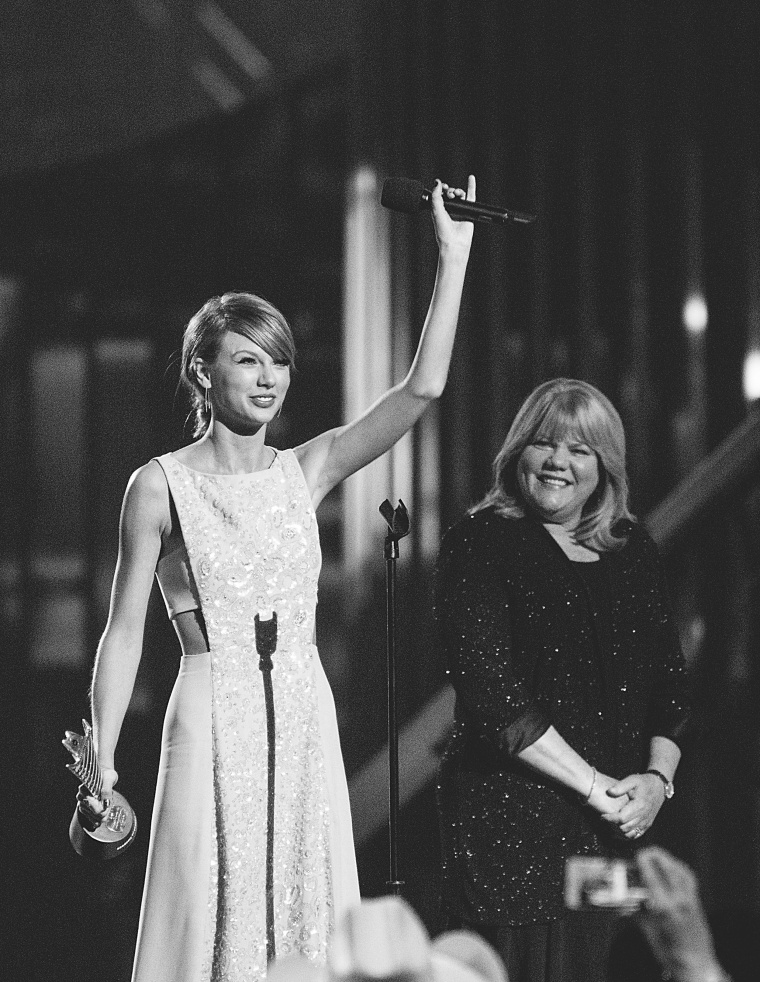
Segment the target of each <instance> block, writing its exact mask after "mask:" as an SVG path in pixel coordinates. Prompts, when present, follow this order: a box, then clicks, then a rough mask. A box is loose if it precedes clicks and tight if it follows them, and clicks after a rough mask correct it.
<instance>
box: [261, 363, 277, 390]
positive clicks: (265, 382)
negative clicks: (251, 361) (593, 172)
mask: <svg viewBox="0 0 760 982" xmlns="http://www.w3.org/2000/svg"><path fill="white" fill-rule="evenodd" d="M275 381H276V379H275V376H274V365H269V364H266V363H264V362H262V364H261V371H260V372H259V385H262V386H264V388H266V389H271V388H272V386H273V385H274V384H275Z"/></svg>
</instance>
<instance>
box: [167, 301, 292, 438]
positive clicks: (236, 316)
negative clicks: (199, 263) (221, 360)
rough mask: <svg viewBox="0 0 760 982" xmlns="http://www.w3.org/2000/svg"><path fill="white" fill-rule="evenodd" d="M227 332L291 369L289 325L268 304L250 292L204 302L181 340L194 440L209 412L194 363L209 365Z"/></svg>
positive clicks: (183, 378)
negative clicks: (255, 345)
mask: <svg viewBox="0 0 760 982" xmlns="http://www.w3.org/2000/svg"><path fill="white" fill-rule="evenodd" d="M228 331H234V332H235V333H236V334H242V335H243V337H246V338H248V339H249V340H250V341H253V343H254V344H257V345H258V346H259V347H260V348H263V349H264V351H266V353H267V354H268V355H269V356H270V357H271V358H274V359H275V361H284V362H287V364H288V365H289V366H290V367H291V368H294V367H295V360H296V346H295V342H294V340H293V334H292V332H291V330H290V325H289V324H288V322H287V321H286V320H285V318H284V317H283V315H282V314H281V313H280V311H279V310H278V309H277V308H276V307H273V306H272V304H271V303H269V302H268V301H267V300H264V299H263V298H262V297H257V296H256V295H255V294H254V293H225V294H224V295H223V296H221V297H212V298H211V299H210V300H207V301H206V303H204V305H203V306H202V307H201V309H200V310H199V311H198V312H197V313H196V314H194V315H193V316H192V317H191V318H190V320H189V322H188V324H187V327H186V328H185V333H184V336H183V340H182V365H181V368H180V381H181V383H182V385H184V387H185V388H186V389H187V391H188V393H189V395H190V403H191V415H194V416H195V426H194V429H193V436H196V437H199V436H203V434H204V433H205V432H206V430H207V429H208V425H209V422H210V419H211V412H210V410H209V408H208V407H207V405H206V390H205V389H204V388H203V386H202V385H201V384H200V382H199V380H198V376H197V374H196V370H195V360H196V358H202V359H203V360H204V361H206V362H209V363H210V362H213V361H214V360H215V359H216V357H217V355H218V354H219V349H220V348H221V345H222V339H223V338H224V335H225V334H226V333H227V332H228Z"/></svg>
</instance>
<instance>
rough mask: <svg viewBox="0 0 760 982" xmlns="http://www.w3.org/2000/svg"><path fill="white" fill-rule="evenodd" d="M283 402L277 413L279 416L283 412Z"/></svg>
mask: <svg viewBox="0 0 760 982" xmlns="http://www.w3.org/2000/svg"><path fill="white" fill-rule="evenodd" d="M282 407H283V403H280V408H279V409H278V410H277V415H278V416H279V415H280V413H281V412H282Z"/></svg>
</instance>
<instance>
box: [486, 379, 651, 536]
mask: <svg viewBox="0 0 760 982" xmlns="http://www.w3.org/2000/svg"><path fill="white" fill-rule="evenodd" d="M539 435H540V436H542V437H545V438H547V439H556V438H560V439H561V438H564V437H566V436H568V435H572V436H573V437H574V438H576V439H580V440H582V441H583V442H584V443H587V444H588V445H589V447H591V449H592V450H593V451H594V453H595V454H596V457H597V460H598V463H599V483H598V484H597V487H596V489H595V490H594V492H593V494H592V495H591V497H590V498H589V499H588V501H587V502H586V504H585V506H584V508H583V514H582V515H581V520H580V522H579V524H578V527H577V528H576V529H575V532H574V537H575V540H576V541H577V542H579V543H582V544H583V545H585V546H587V547H588V548H590V549H596V550H600V551H609V550H616V549H621V548H622V547H623V546H624V545H625V542H626V539H625V537H621V536H619V535H615V534H614V532H613V529H614V528H615V525H616V524H617V523H618V522H619V521H620V520H621V519H627V520H629V521H633V520H634V519H633V515H632V514H631V512H630V511H629V510H628V476H627V474H626V468H625V431H624V430H623V423H622V420H621V419H620V416H619V415H618V412H617V410H616V409H615V407H614V406H613V405H612V403H611V402H610V400H609V399H608V398H607V397H606V396H605V395H603V394H602V393H601V392H600V391H599V390H598V389H596V388H594V386H593V385H589V383H588V382H581V381H579V380H577V379H569V378H558V379H552V380H551V381H549V382H544V383H543V384H542V385H539V386H538V388H536V389H534V390H533V392H532V393H531V394H530V395H529V396H528V398H527V399H526V400H525V402H524V403H523V404H522V406H521V407H520V409H519V411H518V413H517V416H515V419H514V422H513V423H512V425H511V426H510V428H509V432H508V433H507V437H506V439H505V441H504V444H503V446H502V448H501V450H500V451H499V453H498V454H497V455H496V459H495V460H494V462H493V485H492V487H491V489H490V491H489V492H488V494H486V496H485V498H483V500H482V501H480V502H478V504H477V505H475V506H474V507H473V508H472V509H470V513H471V514H472V513H474V512H476V511H480V510H481V509H483V508H488V507H491V506H493V507H494V508H495V509H496V512H497V513H498V514H499V515H502V516H503V517H504V518H523V517H524V516H525V514H526V507H525V502H524V501H523V499H522V496H521V494H520V489H519V486H518V483H517V463H518V461H519V459H520V455H521V454H522V452H523V450H524V449H525V448H526V447H527V446H528V444H530V443H531V442H532V441H533V440H534V439H535V437H537V436H539Z"/></svg>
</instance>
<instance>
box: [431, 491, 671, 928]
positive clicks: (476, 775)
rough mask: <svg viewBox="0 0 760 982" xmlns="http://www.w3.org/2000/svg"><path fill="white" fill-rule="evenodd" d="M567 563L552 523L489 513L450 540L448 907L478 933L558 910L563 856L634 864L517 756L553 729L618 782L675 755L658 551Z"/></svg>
mask: <svg viewBox="0 0 760 982" xmlns="http://www.w3.org/2000/svg"><path fill="white" fill-rule="evenodd" d="M624 531H625V532H626V533H627V539H628V541H627V543H626V545H625V546H624V548H622V549H621V550H619V551H617V552H606V553H603V554H601V557H600V559H599V561H598V562H594V563H576V562H571V561H570V560H569V559H568V558H567V556H566V555H565V553H564V552H563V551H562V549H561V548H560V547H559V545H558V544H557V543H556V542H555V540H554V539H553V538H552V536H551V535H550V534H549V532H547V531H546V529H544V527H543V526H542V525H541V524H540V523H538V522H536V521H534V520H532V519H530V518H524V519H516V520H512V519H505V518H502V517H500V516H498V515H497V514H496V513H495V512H494V510H493V509H485V510H483V511H480V512H477V513H475V514H474V515H472V516H469V517H467V518H465V519H463V520H462V521H461V522H459V523H458V524H457V525H455V526H454V527H453V528H452V529H451V530H450V531H449V532H448V533H447V535H446V536H445V538H444V541H443V544H442V547H441V552H440V556H439V561H438V569H437V577H436V620H437V623H438V628H439V634H440V640H441V643H442V645H443V647H444V649H445V654H446V659H447V666H448V670H449V673H450V680H451V682H452V684H453V686H454V688H455V690H456V712H455V723H454V730H453V734H452V738H451V741H450V743H449V746H448V748H447V751H446V754H445V757H444V760H443V763H442V765H441V769H440V774H439V787H438V803H439V813H440V821H441V838H442V851H443V907H444V911H445V912H446V913H447V914H448V915H449V917H450V918H452V919H454V920H457V919H461V920H462V921H464V922H467V923H469V924H473V925H511V926H515V925H530V924H546V923H548V922H551V921H554V920H556V919H557V918H559V917H561V916H562V914H563V900H562V883H563V873H564V864H565V860H566V859H567V857H568V856H573V855H594V854H604V853H607V854H615V853H617V854H625V852H626V850H627V849H628V846H627V845H626V844H625V843H622V844H621V843H620V841H619V840H615V839H613V838H612V836H611V834H610V831H609V829H608V827H606V826H605V825H604V823H602V822H601V821H600V820H599V819H598V818H597V817H596V816H595V814H594V813H593V812H592V811H591V810H590V809H588V808H584V807H583V805H582V804H581V802H580V800H579V798H578V796H577V795H575V794H574V793H573V792H571V791H569V790H566V789H563V788H562V787H560V786H559V785H557V784H556V783H554V782H552V781H551V780H549V779H548V778H544V777H542V776H541V775H540V774H537V773H536V772H534V771H531V770H529V769H528V768H527V767H525V766H524V765H522V764H521V763H520V761H519V760H518V759H517V758H516V757H515V755H516V754H517V753H519V752H520V751H521V750H522V749H524V748H525V747H527V746H529V745H530V744H531V743H533V742H534V741H535V740H537V739H538V738H539V737H540V736H541V735H542V734H543V733H544V732H545V731H546V730H547V729H548V727H549V726H550V725H553V726H554V727H555V728H556V729H557V730H558V731H559V733H560V734H561V735H562V736H563V737H564V738H565V740H566V741H567V742H568V743H569V744H570V746H572V747H573V748H574V749H575V750H576V751H577V752H578V753H579V754H580V755H581V756H582V757H584V758H585V759H586V760H587V761H588V762H589V763H590V764H592V765H593V766H595V767H596V768H598V770H600V771H602V772H604V773H606V774H610V775H612V776H614V777H620V778H622V777H624V776H626V775H628V774H632V773H636V772H640V771H641V770H642V769H644V768H645V767H646V765H647V761H648V753H649V741H650V739H651V737H652V736H655V735H659V736H664V737H668V738H669V739H671V740H674V741H675V742H676V743H678V742H679V739H680V737H681V734H682V730H683V727H684V723H685V718H686V703H687V697H686V691H685V689H686V678H685V668H684V662H683V656H682V653H681V648H680V643H679V639H678V633H677V629H676V626H675V623H674V620H673V616H672V612H671V608H670V604H669V601H668V597H667V589H666V585H665V578H664V573H663V569H662V565H661V563H660V560H659V556H658V554H657V550H656V548H655V546H654V543H653V542H652V540H651V539H650V538H649V536H648V535H647V533H646V532H645V531H644V530H643V529H642V528H641V527H640V526H638V525H633V524H630V523H627V526H626V529H625V530H624Z"/></svg>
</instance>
